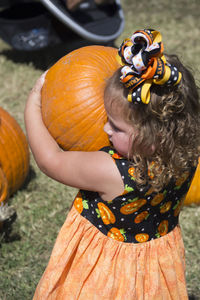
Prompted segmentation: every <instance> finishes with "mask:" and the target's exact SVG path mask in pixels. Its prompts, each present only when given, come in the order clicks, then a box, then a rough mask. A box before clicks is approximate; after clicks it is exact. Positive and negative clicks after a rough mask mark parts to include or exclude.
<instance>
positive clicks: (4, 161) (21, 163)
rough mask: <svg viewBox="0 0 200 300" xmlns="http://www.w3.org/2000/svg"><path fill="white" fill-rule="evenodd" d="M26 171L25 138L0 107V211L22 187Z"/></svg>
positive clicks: (27, 156) (27, 161)
mask: <svg viewBox="0 0 200 300" xmlns="http://www.w3.org/2000/svg"><path fill="white" fill-rule="evenodd" d="M28 170H29V149H28V143H27V140H26V137H25V135H24V133H23V131H22V129H21V127H20V126H19V124H18V123H17V121H16V120H15V119H14V118H13V117H12V116H11V115H10V114H9V113H8V112H7V111H5V110H4V109H3V108H1V107H0V209H3V207H4V204H5V203H6V201H7V199H8V198H9V196H11V195H12V194H13V193H14V192H16V191H17V190H18V189H19V188H20V187H21V186H22V184H23V183H24V180H25V178H26V176H27V174H28ZM1 225H2V222H1V220H0V226H1Z"/></svg>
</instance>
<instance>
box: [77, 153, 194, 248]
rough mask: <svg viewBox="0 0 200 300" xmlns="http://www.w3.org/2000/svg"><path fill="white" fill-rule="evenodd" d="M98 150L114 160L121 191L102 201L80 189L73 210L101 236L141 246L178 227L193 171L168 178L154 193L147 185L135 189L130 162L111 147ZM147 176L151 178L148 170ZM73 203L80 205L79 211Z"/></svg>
mask: <svg viewBox="0 0 200 300" xmlns="http://www.w3.org/2000/svg"><path fill="white" fill-rule="evenodd" d="M101 150H102V151H105V152H107V153H109V154H110V155H111V157H112V158H113V160H114V161H115V163H116V165H117V167H118V169H119V172H120V174H121V176H122V179H123V181H124V192H123V194H122V195H119V196H118V197H116V198H115V199H111V200H110V201H104V200H102V199H101V198H100V196H99V194H98V193H96V192H90V191H83V190H81V191H79V193H78V195H77V197H76V198H75V202H74V206H75V208H76V209H77V211H78V212H79V213H80V214H81V215H82V216H83V217H84V218H86V219H88V220H89V221H90V222H91V223H92V224H93V225H94V226H95V227H97V228H98V230H100V231H101V232H102V233H103V234H105V235H106V236H108V237H111V238H113V239H114V240H118V241H121V242H126V243H144V242H147V241H150V240H153V239H157V238H159V237H162V236H164V235H166V234H167V233H169V232H170V231H172V230H173V229H174V228H175V227H176V226H177V224H178V216H179V213H180V210H181V207H182V205H183V201H184V196H185V195H186V193H187V191H188V189H189V186H190V183H191V180H192V177H193V175H194V172H195V169H192V170H191V172H190V173H189V172H185V173H183V174H182V176H181V178H179V179H177V180H173V179H172V180H171V181H170V183H169V184H168V185H167V186H166V187H164V188H163V190H162V191H160V192H159V193H155V192H154V191H153V189H152V187H151V186H149V185H147V186H143V187H141V188H138V187H137V185H136V181H135V176H134V166H133V165H132V164H131V162H130V161H128V160H127V159H125V158H123V157H121V156H120V155H119V154H117V153H116V152H115V150H114V149H112V148H111V147H104V148H103V149H101ZM150 167H151V165H150ZM147 173H148V175H149V177H150V178H151V177H152V174H151V170H148V171H147ZM77 203H81V209H80V206H78V205H77ZM84 203H85V205H84ZM79 205H80V204H79Z"/></svg>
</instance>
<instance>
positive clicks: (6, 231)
mask: <svg viewBox="0 0 200 300" xmlns="http://www.w3.org/2000/svg"><path fill="white" fill-rule="evenodd" d="M16 218H17V213H16V212H15V213H14V214H13V215H12V216H11V217H10V218H8V219H6V220H5V221H4V222H3V225H2V229H1V231H0V247H1V244H2V243H12V242H15V241H20V240H21V236H20V235H19V234H18V233H17V232H13V226H12V225H13V223H14V222H15V220H16Z"/></svg>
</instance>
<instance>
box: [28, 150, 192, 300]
mask: <svg viewBox="0 0 200 300" xmlns="http://www.w3.org/2000/svg"><path fill="white" fill-rule="evenodd" d="M103 151H106V152H108V153H110V155H111V156H112V158H113V159H114V160H115V162H116V164H117V166H118V168H119V170H120V173H121V175H122V177H123V180H124V193H123V194H122V195H120V196H119V197H117V198H115V199H111V201H110V202H106V201H103V200H102V199H101V198H100V197H99V195H98V194H97V193H91V192H87V191H79V193H78V195H77V197H76V199H75V201H74V205H73V206H72V209H71V211H70V212H69V214H68V216H67V218H66V221H65V223H64V224H63V226H62V228H61V230H60V232H59V235H58V237H57V239H56V242H55V245H54V248H53V251H52V254H51V257H50V260H49V263H48V266H47V268H46V270H45V272H44V274H43V276H42V278H41V280H40V282H39V283H38V286H37V288H36V291H35V294H34V297H33V300H54V299H59V300H69V299H71V300H85V299H87V300H94V299H96V300H101V299H105V300H113V299H116V300H124V299H126V300H135V299H138V300H145V299H149V300H163V299H166V300H188V296H187V289H186V282H185V257H184V245H183V241H182V237H181V230H180V227H179V226H176V225H177V223H178V214H179V212H180V209H181V207H182V205H183V196H184V194H185V193H186V191H187V189H188V186H189V183H190V181H191V178H192V173H193V172H191V174H190V175H189V176H188V177H187V178H185V181H183V182H182V184H181V186H180V182H179V183H178V185H176V183H175V182H171V183H170V184H169V185H168V186H167V187H165V188H164V189H163V191H161V192H160V193H159V194H155V193H154V192H153V191H152V189H151V187H149V186H147V187H144V188H143V189H142V190H138V189H137V187H136V184H135V177H134V169H133V166H132V165H130V163H129V162H128V161H127V160H125V159H123V158H122V157H120V156H119V155H117V153H115V152H114V150H113V149H111V148H107V147H106V148H104V149H103ZM175 187H178V188H175ZM173 228H174V229H173Z"/></svg>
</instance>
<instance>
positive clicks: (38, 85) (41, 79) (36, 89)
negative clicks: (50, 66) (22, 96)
mask: <svg viewBox="0 0 200 300" xmlns="http://www.w3.org/2000/svg"><path fill="white" fill-rule="evenodd" d="M47 72H48V70H47V71H45V72H44V73H43V74H42V75H41V76H40V77H39V78H38V79H37V81H36V83H35V85H34V87H33V88H32V90H31V93H32V92H33V93H40V92H41V89H42V87H43V84H44V81H45V76H46V74H47Z"/></svg>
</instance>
